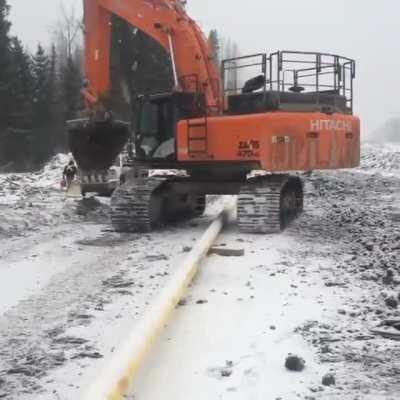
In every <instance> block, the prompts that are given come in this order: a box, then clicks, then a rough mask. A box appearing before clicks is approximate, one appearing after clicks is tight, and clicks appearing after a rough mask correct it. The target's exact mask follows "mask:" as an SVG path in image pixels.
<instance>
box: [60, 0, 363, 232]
mask: <svg viewBox="0 0 400 400" xmlns="http://www.w3.org/2000/svg"><path fill="white" fill-rule="evenodd" d="M184 3H185V2H183V1H179V0H123V1H121V0H119V1H115V0H84V13H85V17H84V18H85V46H86V47H85V57H86V77H87V80H86V84H85V88H84V89H83V94H84V96H85V99H86V104H87V111H88V112H87V113H86V116H85V118H81V119H78V120H74V121H69V123H68V126H69V141H70V146H71V150H72V152H73V154H74V156H75V158H76V160H77V163H78V166H79V168H80V169H81V171H83V173H84V174H87V175H88V176H89V175H90V176H102V175H104V173H105V171H107V169H108V168H109V167H110V165H111V164H112V163H113V161H114V159H115V158H116V156H117V155H118V154H119V153H120V152H121V150H122V149H123V148H124V146H126V144H127V142H128V141H131V143H133V147H134V150H133V151H132V152H131V165H132V168H131V169H130V170H129V171H128V172H127V173H126V174H125V175H124V179H123V182H122V184H121V185H120V186H119V187H118V188H117V189H116V190H115V192H114V193H113V195H112V198H111V221H112V224H113V226H114V228H115V229H116V230H117V231H120V232H144V231H150V230H152V229H153V228H154V227H156V226H158V225H160V224H163V223H165V222H166V221H168V220H171V219H172V220H173V219H175V218H177V217H182V216H185V217H193V216H199V215H201V214H202V213H203V212H204V209H205V204H206V195H208V194H218V195H225V194H234V195H238V225H239V229H240V230H241V231H243V232H249V233H276V232H279V231H281V229H283V228H285V226H286V225H287V224H288V223H289V222H290V221H291V220H292V219H293V218H295V217H296V215H298V214H299V213H300V212H301V211H302V209H303V184H302V181H301V179H300V176H299V175H300V174H299V173H300V172H308V171H312V170H316V169H321V170H323V169H339V168H352V167H356V166H358V165H359V161H360V121H359V119H358V118H357V117H356V116H353V81H354V78H355V62H354V61H353V60H352V59H349V58H346V57H341V56H339V55H336V54H327V53H318V52H315V53H312V52H298V51H278V52H274V53H271V54H253V55H250V56H245V57H237V58H234V59H228V60H223V61H222V63H221V64H222V65H221V68H219V67H218V66H217V64H216V60H215V57H214V52H213V49H212V46H211V45H210V44H209V42H208V41H207V39H206V37H205V36H204V34H203V33H202V31H201V30H200V28H199V26H198V25H197V24H196V22H195V21H194V20H193V19H192V18H190V17H189V16H188V14H187V12H186V10H185V5H184ZM113 16H117V17H118V18H120V19H122V20H124V21H125V22H126V23H128V24H130V25H132V28H133V27H134V29H139V30H141V31H142V32H144V33H146V34H147V35H149V36H150V37H151V38H152V39H154V40H155V41H156V42H158V43H159V44H160V45H161V46H162V47H163V48H164V49H165V50H166V52H167V53H168V54H169V57H170V62H171V71H172V75H173V76H172V78H173V82H174V87H173V90H171V91H170V92H168V93H158V94H151V95H150V94H144V95H142V96H138V98H137V100H136V101H137V105H136V110H137V113H136V115H135V120H136V124H135V126H133V127H131V124H130V121H121V120H118V119H117V118H116V117H115V115H114V113H113V110H112V109H111V106H110V103H109V102H108V100H107V99H108V98H109V92H110V87H111V84H112V82H111V73H110V56H111V54H110V53H111V50H110V48H111V33H112V23H111V21H112V17H113ZM232 77H233V78H232ZM138 169H141V170H142V171H149V170H168V171H179V173H175V174H172V173H169V174H167V175H161V176H160V175H154V174H148V173H140V174H139V175H138V174H137V170H138ZM135 171H136V172H135Z"/></svg>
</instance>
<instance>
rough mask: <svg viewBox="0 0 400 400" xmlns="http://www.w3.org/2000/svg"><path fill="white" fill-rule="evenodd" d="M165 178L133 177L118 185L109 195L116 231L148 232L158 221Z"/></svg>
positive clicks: (112, 221)
mask: <svg viewBox="0 0 400 400" xmlns="http://www.w3.org/2000/svg"><path fill="white" fill-rule="evenodd" d="M165 181H166V179H162V178H152V179H148V178H143V179H135V180H132V181H129V182H127V183H124V184H123V185H121V186H120V187H118V188H117V189H116V190H115V192H114V194H113V196H112V197H111V223H112V225H113V227H114V229H115V230H116V231H117V232H149V231H151V230H152V228H153V227H154V225H156V224H158V223H160V221H161V219H162V218H161V217H162V198H161V196H159V195H157V189H158V190H160V188H161V187H162V185H163V184H164V183H165Z"/></svg>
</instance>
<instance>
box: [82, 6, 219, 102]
mask: <svg viewBox="0 0 400 400" xmlns="http://www.w3.org/2000/svg"><path fill="white" fill-rule="evenodd" d="M112 14H115V15H117V16H119V17H120V18H122V19H123V20H125V21H126V22H128V23H129V24H131V25H132V26H134V27H136V28H138V29H140V30H141V31H143V32H145V33H146V34H147V35H149V36H150V37H152V38H153V39H154V40H156V41H157V42H158V43H159V44H160V45H161V46H163V47H164V48H165V50H166V51H167V52H168V53H169V54H170V57H171V62H172V69H173V71H174V84H175V90H177V91H185V92H191V91H192V92H194V91H198V90H199V88H198V85H200V89H201V91H202V92H204V94H205V98H206V102H207V105H208V106H209V107H210V109H214V108H215V107H217V106H218V105H219V103H220V97H221V93H220V74H219V69H218V67H217V65H216V63H215V60H214V59H213V55H212V52H211V50H210V47H209V45H208V41H207V39H206V37H205V36H204V34H203V33H202V31H201V29H200V28H199V27H198V25H197V24H196V22H195V21H194V20H193V19H191V18H190V17H189V16H188V15H187V13H186V11H185V9H184V7H183V5H182V4H181V1H179V0H125V1H115V0H84V20H85V64H86V78H87V80H88V85H89V86H88V92H89V93H90V94H91V95H92V96H93V97H92V98H93V99H99V98H101V97H103V96H104V95H106V94H107V93H108V92H109V91H110V87H111V82H110V45H111V16H112Z"/></svg>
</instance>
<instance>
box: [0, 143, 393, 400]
mask: <svg viewBox="0 0 400 400" xmlns="http://www.w3.org/2000/svg"><path fill="white" fill-rule="evenodd" d="M399 154H400V146H398V145H397V146H396V145H393V146H392V145H390V146H389V145H376V144H368V145H365V146H364V148H363V157H362V166H361V168H360V169H359V170H354V171H334V172H324V173H315V174H313V175H312V176H311V177H309V178H306V179H307V181H306V192H307V193H306V211H305V213H304V214H303V215H302V216H301V217H300V218H299V219H298V220H296V221H295V223H293V225H292V226H291V227H290V228H289V229H288V230H286V231H285V232H283V233H282V234H280V235H276V236H267V237H266V236H255V235H244V234H239V233H238V232H237V229H236V227H235V225H232V226H231V227H230V228H229V229H228V230H227V231H226V232H225V233H223V235H222V236H221V237H220V239H219V245H220V246H223V247H226V248H243V249H244V250H245V256H244V257H237V258H225V257H221V256H217V255H212V256H209V257H208V258H207V260H206V262H205V263H204V266H203V267H202V270H201V272H200V274H199V276H198V277H197V278H196V281H195V282H194V284H193V286H192V288H191V289H190V291H189V292H188V295H187V298H186V299H185V301H183V302H182V305H181V306H180V307H179V308H178V309H177V313H176V315H175V316H174V318H173V319H172V321H171V322H170V325H169V326H168V328H167V329H166V331H165V333H164V334H163V336H162V338H161V339H160V340H159V342H158V343H157V345H156V347H155V348H154V351H153V352H152V354H151V356H150V358H149V360H148V361H147V362H146V365H144V367H143V370H142V371H141V376H140V377H139V378H138V380H137V384H136V385H135V387H134V389H133V393H134V394H132V396H131V399H133V395H134V396H135V397H134V398H135V400H147V399H151V400H158V399H163V400H167V399H174V400H179V399H190V400H197V399H205V398H207V399H251V400H253V399H254V400H258V399H259V400H265V399H273V400H275V399H278V398H281V399H282V400H292V399H298V398H301V399H309V400H311V399H313V398H314V399H339V400H350V399H356V398H359V399H368V400H369V399H370V400H375V399H398V398H399V396H400V381H399V376H400V361H398V360H400V342H397V341H394V340H391V339H387V338H382V337H381V336H380V335H374V334H372V333H371V331H370V330H371V329H373V328H376V327H377V326H378V325H379V324H380V323H381V322H382V321H384V320H388V319H392V320H393V319H399V320H400V313H399V312H398V310H397V307H395V306H396V301H398V300H400V266H399V261H398V260H399V259H400V257H399V256H400V226H399V222H400V172H399V171H400V160H399V158H400V156H399ZM64 162H65V160H64V159H62V156H59V157H58V159H55V160H53V162H52V163H50V164H49V166H47V167H46V168H45V169H44V170H43V171H41V172H39V173H37V174H22V175H0V212H1V214H0V215H1V219H0V240H1V248H0V332H1V336H0V398H4V399H22V400H25V399H27V400H28V399H29V400H31V399H43V400H47V399H49V400H50V399H62V400H67V399H76V398H79V393H81V391H82V390H83V389H84V388H85V387H86V386H87V385H88V384H89V382H91V381H92V379H94V377H95V376H96V374H97V372H98V370H99V368H100V367H101V366H102V364H103V363H105V362H106V360H107V357H108V356H110V355H111V354H112V352H113V349H114V348H115V347H116V346H118V344H119V343H120V341H121V340H123V338H124V335H125V334H126V330H127V329H128V327H130V326H131V325H132V324H133V323H134V321H135V320H137V319H138V318H140V316H141V315H142V314H143V313H144V312H146V307H147V305H148V304H150V302H151V300H152V298H153V296H154V295H155V294H156V293H157V292H158V290H159V288H160V287H162V285H163V284H164V282H165V281H166V279H168V275H169V274H170V273H172V272H173V271H174V269H175V268H177V267H178V266H179V263H180V261H181V260H182V258H183V257H184V255H185V251H187V250H188V248H190V247H191V245H192V243H193V241H194V240H196V239H197V238H198V237H199V235H200V233H201V232H202V231H203V229H204V228H205V226H206V225H207V223H208V221H209V220H210V216H206V217H204V218H201V219H198V220H196V221H194V222H186V223H183V224H181V225H179V226H175V227H169V228H165V229H164V230H162V231H159V232H154V233H152V234H151V235H117V234H115V233H113V232H111V231H110V229H109V225H108V221H107V204H105V203H104V202H98V201H96V200H88V201H85V202H71V201H66V200H65V198H64V195H63V193H62V192H60V191H59V190H58V187H57V186H58V180H59V179H60V175H61V167H62V165H63V164H64ZM213 213H215V207H212V208H210V209H209V214H213ZM379 329H381V328H379ZM385 329H387V330H389V331H392V332H395V331H396V332H400V331H397V330H396V329H395V328H393V327H391V328H385ZM288 353H296V354H298V355H299V356H301V357H302V358H304V360H305V362H306V368H305V369H304V371H302V372H289V371H287V370H286V369H285V367H284V361H285V357H286V356H287V354H288ZM326 372H332V373H333V374H334V375H335V377H336V385H335V386H333V387H329V388H328V387H326V386H323V385H322V384H321V379H322V376H323V375H324V374H325V373H326Z"/></svg>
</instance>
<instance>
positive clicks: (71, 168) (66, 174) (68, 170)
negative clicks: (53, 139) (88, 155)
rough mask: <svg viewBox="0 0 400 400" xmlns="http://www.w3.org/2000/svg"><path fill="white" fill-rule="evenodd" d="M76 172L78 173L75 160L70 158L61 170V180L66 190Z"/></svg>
mask: <svg viewBox="0 0 400 400" xmlns="http://www.w3.org/2000/svg"><path fill="white" fill-rule="evenodd" d="M77 173H78V168H76V165H75V161H74V160H70V161H69V163H68V165H66V166H65V168H64V171H63V180H64V182H65V184H66V187H67V190H68V188H69V187H70V186H71V183H72V181H73V180H74V179H75V177H76V174H77Z"/></svg>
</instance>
